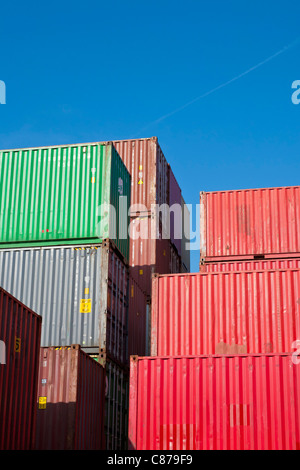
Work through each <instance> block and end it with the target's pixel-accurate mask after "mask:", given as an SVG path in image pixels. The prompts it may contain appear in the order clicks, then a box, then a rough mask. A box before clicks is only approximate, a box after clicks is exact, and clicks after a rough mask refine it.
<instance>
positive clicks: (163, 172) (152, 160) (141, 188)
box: [112, 137, 169, 215]
mask: <svg viewBox="0 0 300 470" xmlns="http://www.w3.org/2000/svg"><path fill="white" fill-rule="evenodd" d="M112 143H113V144H114V146H115V148H116V150H117V152H118V154H119V155H120V157H121V158H122V160H123V162H124V164H125V166H126V168H127V170H128V171H129V173H130V175H131V213H132V215H137V213H140V212H143V211H141V207H140V208H139V209H138V207H137V205H142V206H144V207H145V210H146V211H148V212H151V205H152V204H159V205H160V204H168V203H169V199H168V197H169V196H168V190H169V187H168V185H169V175H168V163H167V160H166V158H165V156H164V154H163V151H162V149H161V147H160V145H159V143H158V139H157V137H150V138H145V139H132V140H114V141H113V142H112ZM134 206H135V207H134Z"/></svg>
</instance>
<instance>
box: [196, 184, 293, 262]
mask: <svg viewBox="0 0 300 470" xmlns="http://www.w3.org/2000/svg"><path fill="white" fill-rule="evenodd" d="M200 242H201V246H200V254H201V259H203V260H204V261H222V260H229V261H231V260H236V259H244V260H247V259H255V258H256V257H260V258H262V259H264V258H275V257H276V258H283V257H285V258H291V257H294V256H298V257H299V254H300V186H290V187H278V188H262V189H245V190H235V191H216V192H207V193H205V192H201V193H200Z"/></svg>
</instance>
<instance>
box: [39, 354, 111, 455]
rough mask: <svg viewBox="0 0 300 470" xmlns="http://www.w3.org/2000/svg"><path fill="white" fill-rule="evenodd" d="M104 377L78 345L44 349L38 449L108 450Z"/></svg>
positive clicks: (40, 375)
mask: <svg viewBox="0 0 300 470" xmlns="http://www.w3.org/2000/svg"><path fill="white" fill-rule="evenodd" d="M105 377H106V375H105V368H104V367H103V366H102V365H100V364H99V363H98V362H97V361H95V360H94V359H93V358H92V357H90V356H89V355H88V354H87V353H85V352H84V351H82V350H81V348H80V346H79V345H71V346H70V347H49V348H41V350H40V370H39V384H38V396H37V399H36V400H37V405H36V406H37V432H36V449H37V450H103V449H105V435H104V416H105Z"/></svg>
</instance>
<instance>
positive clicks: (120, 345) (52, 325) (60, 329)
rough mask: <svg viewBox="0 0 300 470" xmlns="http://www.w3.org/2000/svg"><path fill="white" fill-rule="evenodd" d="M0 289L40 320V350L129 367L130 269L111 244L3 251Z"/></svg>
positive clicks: (1, 254) (0, 254)
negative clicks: (75, 349) (73, 352)
mask: <svg viewBox="0 0 300 470" xmlns="http://www.w3.org/2000/svg"><path fill="white" fill-rule="evenodd" d="M0 285H1V286H3V288H5V289H6V290H8V291H9V292H11V293H12V295H14V296H15V297H16V298H17V299H18V300H20V301H21V302H23V303H24V304H26V305H28V307H29V308H31V309H32V310H34V311H35V312H37V313H38V314H39V315H41V316H42V320H43V321H42V337H41V346H42V347H49V346H57V345H60V346H69V345H70V344H80V345H81V347H82V349H83V350H84V351H86V352H88V353H93V352H95V353H97V354H98V353H100V355H101V362H102V364H105V361H106V357H107V356H109V357H111V358H112V359H114V360H115V361H117V362H119V363H121V364H126V363H127V361H128V357H127V336H128V334H127V328H128V292H127V291H128V268H127V266H126V265H125V264H124V262H123V261H122V259H121V257H119V253H118V251H117V250H116V248H115V247H114V246H113V245H112V244H111V243H109V242H105V243H103V244H100V245H92V246H72V247H70V246H67V247H43V248H22V249H15V250H0Z"/></svg>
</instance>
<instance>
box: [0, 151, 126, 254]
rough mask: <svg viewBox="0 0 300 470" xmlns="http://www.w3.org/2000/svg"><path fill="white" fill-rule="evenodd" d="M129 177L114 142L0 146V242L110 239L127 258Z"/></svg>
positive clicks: (26, 243)
mask: <svg viewBox="0 0 300 470" xmlns="http://www.w3.org/2000/svg"><path fill="white" fill-rule="evenodd" d="M130 190H131V178H130V174H129V173H128V171H127V169H126V167H125V165H124V163H123V162H122V160H121V158H120V156H119V154H118V153H117V151H116V149H115V147H114V146H113V145H112V144H111V143H110V142H108V143H106V144H103V143H101V144H100V143H89V144H78V145H64V146H63V145H61V146H55V147H38V148H29V149H17V150H1V151H0V248H15V247H16V248H19V247H26V246H49V245H73V244H74V245H75V244H81V245H82V244H85V243H86V244H91V243H101V242H102V241H103V240H104V239H110V240H111V241H113V242H114V243H115V245H116V247H117V248H118V250H119V251H120V252H121V254H122V255H123V256H124V259H125V261H126V262H128V260H129V237H128V225H129V217H128V211H129V205H130Z"/></svg>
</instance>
